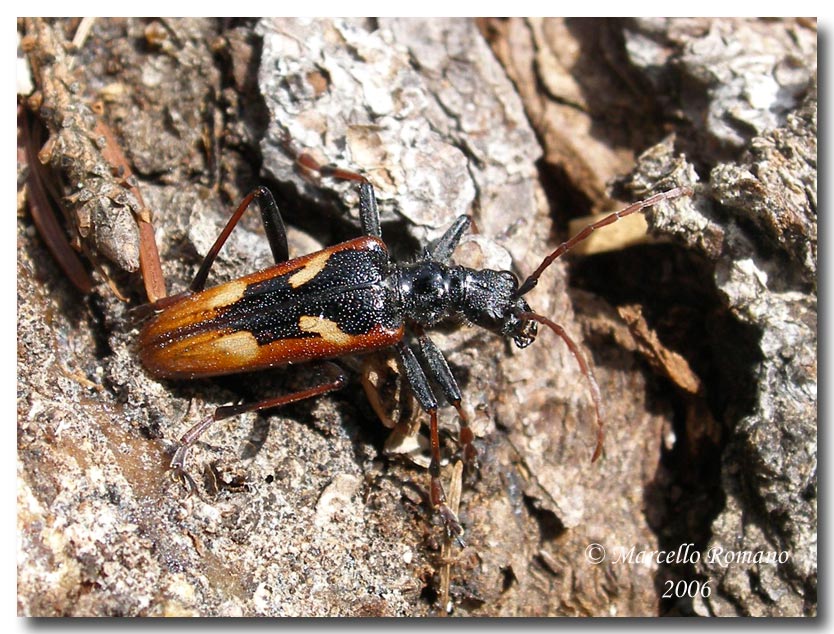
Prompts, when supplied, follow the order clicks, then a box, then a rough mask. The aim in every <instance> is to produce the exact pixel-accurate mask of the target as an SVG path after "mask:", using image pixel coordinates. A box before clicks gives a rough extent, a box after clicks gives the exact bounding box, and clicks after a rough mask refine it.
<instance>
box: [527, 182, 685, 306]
mask: <svg viewBox="0 0 834 634" xmlns="http://www.w3.org/2000/svg"><path fill="white" fill-rule="evenodd" d="M691 195H692V188H690V187H675V188H674V189H670V190H669V191H666V192H660V193H659V194H655V195H654V196H652V197H651V198H646V199H645V200H641V201H638V202H636V203H634V204H633V205H629V206H628V207H626V208H625V209H621V210H620V211H615V212H614V213H612V214H609V215H608V216H606V217H605V218H603V219H602V220H599V221H597V222H595V223H593V224H591V225H588V226H587V227H585V228H584V229H583V230H582V231H580V232H579V233H577V234H576V235H575V236H573V237H572V238H570V239H569V240H566V241H565V242H563V243H562V244H560V245H559V246H558V247H556V250H555V251H553V253H551V254H550V255H548V256H547V257H546V258H545V259H544V260H543V261H542V263H541V264H540V265H539V268H537V269H536V270H535V271H534V272H533V274H532V275H531V276H530V277H528V278H527V279H526V280H524V283H523V284H522V285H521V286H519V287H518V291H516V297H521V296H522V295H526V294H527V293H529V292H530V291H532V290H533V289H534V288H535V287H536V284H538V283H539V277H541V274H542V273H544V270H545V269H546V268H547V267H548V266H550V265H551V264H553V262H555V261H556V259H557V258H558V257H560V256H561V255H563V254H564V253H565V252H566V251H569V250H570V249H572V248H573V247H575V246H576V245H577V244H579V243H580V242H582V241H583V240H585V239H586V238H587V237H588V236H590V235H591V234H592V233H593V232H594V231H596V230H597V229H600V228H602V227H606V226H608V225H610V224H613V223H615V222H617V221H618V220H619V219H620V218H625V217H626V216H630V215H631V214H633V213H635V212H638V211H641V210H642V209H645V208H646V207H651V206H652V205H656V204H657V203H659V202H660V201H661V200H674V199H675V198H680V197H681V196H691Z"/></svg>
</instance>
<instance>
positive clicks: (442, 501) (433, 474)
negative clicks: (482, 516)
mask: <svg viewBox="0 0 834 634" xmlns="http://www.w3.org/2000/svg"><path fill="white" fill-rule="evenodd" d="M397 352H398V353H399V354H400V358H401V359H402V361H403V368H404V369H405V375H406V378H407V379H408V382H409V383H410V384H411V387H412V389H413V390H414V395H415V396H416V397H417V401H418V402H419V403H420V406H421V407H422V408H423V410H425V411H426V412H427V413H428V415H429V419H430V427H429V437H430V440H431V462H430V463H429V477H430V478H431V480H430V488H429V499H430V500H431V505H432V507H433V508H434V510H435V511H437V513H438V514H439V515H440V517H441V519H442V520H443V525H444V526H445V527H446V532H447V533H448V534H449V535H450V536H451V537H454V538H455V539H456V540H457V541H458V543H459V544H460V545H461V547H463V546H464V545H465V544H464V542H463V527H461V525H460V521H458V518H457V516H456V515H455V514H454V513H453V512H452V510H451V509H450V508H449V506H448V504H447V503H446V494H445V493H444V492H443V484H442V483H441V482H440V434H439V432H438V429H437V399H436V398H435V397H434V394H433V393H432V391H431V387H430V386H429V381H428V379H427V378H426V375H425V373H424V372H423V369H422V368H421V367H420V364H419V363H418V362H417V357H416V356H415V355H414V352H413V351H412V350H411V348H409V347H408V346H407V345H406V344H405V343H403V342H402V341H401V342H400V343H398V344H397Z"/></svg>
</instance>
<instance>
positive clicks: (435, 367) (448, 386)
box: [415, 216, 478, 467]
mask: <svg viewBox="0 0 834 634" xmlns="http://www.w3.org/2000/svg"><path fill="white" fill-rule="evenodd" d="M465 217H466V216H461V218H465ZM415 332H416V333H417V342H418V344H419V345H420V355H421V356H422V357H423V359H424V360H425V362H426V366H427V367H428V369H429V372H430V373H431V375H432V378H434V380H435V381H437V384H438V385H439V386H440V389H442V390H443V394H444V396H445V397H446V400H447V401H449V404H450V405H451V406H452V407H454V408H455V409H456V410H457V412H458V416H460V436H459V441H460V446H461V450H462V453H463V460H464V462H465V463H466V465H467V466H468V467H473V466H475V465H476V461H477V458H478V451H477V450H476V449H475V446H474V445H473V444H472V441H473V440H474V439H475V435H474V434H473V433H472V428H471V427H469V417H468V416H467V415H466V412H465V411H464V409H463V407H462V406H461V400H462V397H461V393H460V388H459V387H458V383H457V381H456V380H455V376H454V375H453V374H452V370H451V369H450V368H449V364H448V363H447V362H446V357H444V356H443V353H442V352H441V351H440V348H438V347H437V346H436V345H435V343H434V342H433V341H432V340H431V339H430V338H429V336H428V335H427V334H426V333H425V332H423V329H422V328H419V329H415Z"/></svg>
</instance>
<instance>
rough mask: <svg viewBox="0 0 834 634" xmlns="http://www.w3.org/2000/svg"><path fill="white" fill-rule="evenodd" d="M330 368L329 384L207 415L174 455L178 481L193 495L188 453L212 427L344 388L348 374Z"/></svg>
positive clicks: (185, 435) (217, 410)
mask: <svg viewBox="0 0 834 634" xmlns="http://www.w3.org/2000/svg"><path fill="white" fill-rule="evenodd" d="M327 365H328V366H329V367H330V368H331V369H332V371H333V373H334V376H333V377H332V378H331V379H330V380H329V381H327V382H325V383H321V384H319V385H315V386H313V387H311V388H308V389H306V390H299V391H298V392H292V393H291V394H284V395H282V396H276V397H273V398H270V399H265V400H263V401H258V402H255V403H241V404H239V405H224V406H222V407H218V408H217V409H216V410H214V413H213V414H212V415H211V416H207V417H206V418H204V419H203V420H201V421H200V422H199V423H197V424H196V425H194V426H193V427H192V428H191V429H189V430H188V431H187V432H185V434H183V436H182V438H180V441H179V446H178V447H177V450H176V451H175V452H174V457H173V458H172V459H171V469H172V470H173V473H174V477H175V479H177V480H179V481H180V482H182V483H183V486H185V488H186V489H187V490H188V492H189V493H192V492H193V491H194V489H195V485H194V480H193V479H192V478H191V476H189V475H188V473H187V471H186V468H185V462H186V458H187V457H188V450H189V449H190V448H191V447H192V446H193V445H194V443H196V442H197V440H199V438H200V436H202V435H203V434H204V433H205V432H206V430H208V428H209V427H211V426H212V424H213V423H215V422H217V421H219V420H223V419H225V418H231V417H232V416H237V415H238V414H243V413H246V412H259V411H261V410H265V409H272V408H274V407H281V406H282V405H289V404H290V403H297V402H298V401H303V400H306V399H308V398H313V397H314V396H320V395H322V394H326V393H327V392H333V391H335V390H339V389H341V388H342V387H344V385H345V382H346V379H345V376H344V374H342V371H341V369H340V368H339V367H338V366H337V365H335V364H333V363H329V364H327Z"/></svg>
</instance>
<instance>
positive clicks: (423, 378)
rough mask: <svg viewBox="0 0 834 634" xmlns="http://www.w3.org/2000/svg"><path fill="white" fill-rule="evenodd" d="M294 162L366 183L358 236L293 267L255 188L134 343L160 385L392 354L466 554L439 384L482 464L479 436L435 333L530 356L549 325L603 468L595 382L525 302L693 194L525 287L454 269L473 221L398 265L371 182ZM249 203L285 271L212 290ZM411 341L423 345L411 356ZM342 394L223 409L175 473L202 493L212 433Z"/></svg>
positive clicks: (265, 193) (177, 458)
mask: <svg viewBox="0 0 834 634" xmlns="http://www.w3.org/2000/svg"><path fill="white" fill-rule="evenodd" d="M296 160H297V162H298V163H299V164H300V165H301V166H302V167H304V168H305V169H308V170H313V171H317V172H319V173H320V174H322V175H324V176H331V177H335V178H338V179H344V180H352V181H356V182H358V183H359V218H360V223H361V227H362V234H363V235H362V237H360V238H356V239H354V240H350V241H348V242H343V243H341V244H337V245H336V246H332V247H328V248H326V249H323V250H321V251H318V252H316V253H312V254H310V255H305V256H303V257H300V258H296V259H293V260H290V259H289V252H288V248H287V237H286V231H285V228H284V223H283V221H282V219H281V215H280V213H279V211H278V207H277V205H276V203H275V200H274V198H273V196H272V194H271V193H270V192H269V190H268V189H266V188H265V187H259V188H258V189H256V190H255V191H253V192H252V193H250V194H249V195H248V196H246V198H244V199H243V201H242V202H241V203H240V206H239V207H238V208H237V211H235V213H234V214H233V215H232V217H231V219H230V220H229V222H228V224H227V225H226V227H225V228H224V229H223V231H222V232H221V234H220V235H219V236H218V238H217V240H216V241H215V243H214V245H213V246H212V248H211V249H210V250H209V252H208V254H207V255H206V257H205V259H204V260H203V263H202V265H201V266H200V268H199V270H198V271H197V274H196V275H195V277H194V280H193V281H192V282H191V286H190V287H189V289H188V290H187V291H185V292H183V293H180V294H179V295H175V296H171V297H168V298H165V299H163V300H160V301H158V302H157V303H156V304H154V308H155V309H157V310H160V311H161V312H159V314H157V315H156V316H155V317H154V318H153V319H152V320H151V321H150V322H149V323H148V324H147V325H146V326H145V327H144V328H143V330H142V332H141V334H140V336H139V343H138V350H139V355H140V358H141V361H142V363H143V364H144V366H145V368H146V369H147V370H148V371H149V372H150V374H152V375H153V376H155V377H158V378H166V379H196V378H203V377H213V376H219V375H224V374H233V373H240V372H250V371H254V370H261V369H264V368H271V367H274V366H280V365H286V364H290V363H299V362H302V361H314V360H327V359H332V358H334V357H340V356H343V355H347V354H354V353H361V352H368V351H371V350H378V349H381V348H386V347H393V348H394V349H395V350H396V351H397V353H398V355H399V357H400V359H401V361H402V366H403V368H404V370H405V376H406V378H407V380H408V382H409V383H410V385H411V388H412V390H413V391H414V395H415V396H416V398H417V401H418V402H419V404H420V406H421V407H422V409H423V410H425V411H426V412H427V413H428V415H429V419H430V429H429V435H430V441H431V462H430V465H429V475H430V488H429V499H430V501H431V504H432V506H433V508H434V509H435V511H436V512H437V513H439V515H440V517H441V519H442V521H443V524H444V526H445V529H446V531H447V533H448V534H449V536H450V537H454V538H456V539H457V540H458V541H461V543H462V539H461V536H462V532H463V531H462V528H461V525H460V523H459V522H458V519H457V517H456V516H455V514H454V513H453V512H452V511H451V510H450V509H449V507H448V506H447V504H446V497H445V494H444V492H443V486H442V484H441V481H440V458H441V456H440V440H439V436H438V421H437V407H438V405H437V399H436V397H435V395H434V393H433V391H432V388H431V386H430V382H429V377H431V378H432V379H434V381H435V382H436V383H437V385H439V386H440V388H441V390H442V392H443V395H444V396H445V397H446V400H447V401H448V402H449V403H450V404H451V405H452V406H453V407H454V408H455V409H456V410H457V412H458V414H459V416H460V432H459V441H460V447H461V450H462V455H463V457H464V460H466V461H467V462H469V463H472V462H473V461H474V460H475V457H476V451H475V448H474V446H473V444H472V442H473V440H474V436H473V433H472V430H471V429H470V427H469V421H468V418H467V416H466V413H465V411H464V408H463V407H462V406H461V392H460V389H459V388H458V384H457V381H455V378H454V376H453V375H452V372H451V370H450V369H449V365H448V363H447V362H446V359H445V358H444V356H443V353H442V352H441V351H440V350H439V349H438V348H437V346H436V345H435V344H434V343H432V340H431V339H430V338H429V336H428V335H427V334H426V331H425V330H426V329H427V328H430V327H432V326H434V325H436V324H437V323H438V322H440V321H441V320H443V319H446V318H448V317H463V318H465V319H466V320H468V321H469V322H471V323H473V324H475V325H477V326H481V327H483V328H486V329H487V330H489V331H491V332H494V333H496V334H498V335H500V336H502V337H505V338H508V339H512V340H513V341H514V342H515V344H516V345H517V346H518V347H519V348H524V347H526V346H528V345H530V344H531V343H532V342H533V340H534V339H535V338H536V332H537V324H544V325H545V326H547V327H548V328H550V329H551V330H553V332H555V333H556V334H557V335H558V336H559V337H561V338H562V339H563V340H564V341H565V343H566V344H567V345H568V347H569V348H570V351H571V353H572V354H573V356H574V357H575V358H576V360H577V362H578V363H579V366H580V368H581V370H582V373H583V374H584V375H585V378H586V379H587V381H588V383H589V384H590V389H591V397H592V400H593V404H594V411H595V415H596V420H597V445H596V449H595V451H594V455H593V458H592V460H596V459H597V458H598V457H599V454H600V451H601V448H602V441H603V421H602V413H601V400H602V399H601V396H600V391H599V387H598V385H597V383H596V380H595V379H594V376H593V374H592V373H591V370H590V368H589V366H588V364H587V363H586V362H585V359H584V357H583V356H582V353H581V352H580V350H579V347H578V346H577V345H576V343H574V341H573V340H572V339H571V338H570V337H569V336H568V335H567V333H566V332H565V330H564V329H563V328H562V327H561V326H559V325H558V324H556V323H554V322H553V321H551V320H550V319H548V318H546V317H543V316H541V315H538V314H536V313H535V312H533V311H532V310H531V309H530V306H529V305H528V304H527V302H526V301H525V299H524V295H525V294H527V293H528V292H529V291H531V290H532V289H533V288H534V287H535V286H536V284H537V283H538V280H539V277H540V276H541V274H542V273H543V272H544V270H545V269H546V268H547V267H548V266H550V265H551V264H552V263H553V261H555V260H556V259H557V258H558V257H559V256H561V255H562V254H563V253H565V252H566V251H568V250H569V249H570V248H571V247H573V246H574V245H575V244H577V243H578V242H580V241H582V240H584V239H585V238H586V237H588V235H590V233H591V232H593V231H595V230H596V229H599V228H601V227H604V226H606V225H609V224H611V223H613V222H615V221H616V220H618V219H619V218H622V217H623V216H627V215H629V214H632V213H635V212H637V211H640V210H642V209H644V208H645V207H649V206H651V205H654V204H656V203H657V202H659V201H662V200H671V199H674V198H678V197H680V196H684V195H688V194H690V193H691V190H689V189H688V188H682V187H679V188H676V189H672V190H670V191H667V192H663V193H660V194H656V195H654V196H652V197H651V198H648V199H646V200H643V201H641V202H637V203H635V204H633V205H631V206H630V207H627V208H625V209H623V210H622V211H619V212H616V213H613V214H611V215H609V216H606V217H605V218H604V219H602V220H600V221H598V222H596V223H594V224H592V225H590V226H588V227H586V228H585V229H584V230H583V231H581V232H580V233H579V234H577V235H576V236H574V237H573V238H571V239H569V240H567V241H566V242H564V243H562V244H561V245H559V247H557V248H556V250H555V251H553V252H552V253H551V254H550V255H549V256H547V257H546V258H545V259H544V260H543V261H542V263H541V265H540V266H539V267H538V268H537V269H536V270H535V271H534V272H533V274H532V275H530V276H529V277H528V278H527V279H526V280H524V281H523V282H522V283H521V284H519V281H518V279H517V278H516V276H515V275H514V274H513V273H511V272H509V271H493V270H477V269H471V268H466V267H463V266H454V265H451V264H449V260H450V258H451V256H452V252H453V251H454V250H455V247H456V246H457V244H458V242H460V240H461V238H462V236H463V234H464V233H465V232H466V230H467V229H468V228H469V226H470V223H471V221H470V219H469V217H468V216H460V217H459V218H458V219H457V220H455V221H454V223H452V225H451V226H450V227H449V229H447V230H446V232H445V233H444V234H443V235H442V237H441V238H440V239H439V240H438V241H437V242H435V243H434V244H433V245H432V246H431V247H430V248H427V249H425V250H424V252H423V254H422V256H421V257H420V258H418V259H417V260H416V261H415V262H410V263H407V264H404V263H399V262H394V261H392V260H391V258H390V257H389V255H388V249H387V248H386V246H385V243H384V242H383V241H382V234H381V231H380V223H379V212H378V210H377V203H376V196H375V194H374V189H373V187H372V185H371V184H370V182H369V181H368V180H367V179H366V178H365V177H364V176H362V175H361V174H358V173H356V172H351V171H348V170H343V169H340V168H336V167H329V166H323V165H319V164H318V163H317V162H316V161H315V160H314V159H312V157H310V156H309V155H307V154H297V156H296ZM253 200H257V201H258V206H259V208H260V211H261V216H262V218H263V224H264V228H265V231H266V235H267V239H268V240H269V244H270V248H271V250H272V254H273V256H274V258H275V262H276V264H275V265H274V266H272V267H269V268H267V269H264V270H262V271H259V272H257V273H252V274H251V275H247V276H245V277H241V278H239V279H236V280H233V281H230V282H226V283H224V284H220V285H219V286H215V287H213V288H209V289H207V290H206V289H205V285H206V279H207V277H208V273H209V270H210V268H211V266H212V264H213V262H214V260H215V258H216V257H217V254H218V252H219V251H220V249H221V248H222V246H223V244H224V243H225V241H226V239H227V238H228V237H229V234H230V233H231V232H232V230H233V229H234V227H235V225H236V224H237V222H238V221H239V220H240V217H241V216H242V215H243V213H244V212H245V211H246V209H247V208H248V207H249V205H250V204H251V203H252V201H253ZM407 333H410V336H411V337H413V339H414V340H416V345H415V346H414V347H412V345H413V344H412V343H411V339H410V338H409V337H408V336H407ZM331 365H332V364H331ZM333 367H335V366H333ZM344 384H345V377H344V376H343V375H342V373H341V371H339V370H338V369H337V370H336V371H335V372H334V373H333V376H332V377H330V379H329V380H327V381H325V382H322V383H320V384H319V385H316V386H314V387H312V388H309V389H306V390H302V391H298V392H294V393H291V394H286V395H283V396H277V397H274V398H270V399H266V400H263V401H260V402H256V403H248V404H239V405H226V406H222V407H218V408H217V409H216V410H215V411H214V413H213V414H212V415H210V416H208V417H206V418H205V419H203V420H202V421H201V422H199V423H198V424H196V425H195V426H194V427H192V428H191V429H190V430H188V431H187V432H186V433H185V435H183V437H182V438H181V439H180V442H179V446H178V448H177V450H176V452H175V454H174V457H173V459H172V461H171V468H172V469H173V471H174V473H175V475H176V476H177V477H178V478H179V479H180V480H181V481H182V482H183V483H184V484H185V485H186V486H187V487H189V488H192V489H193V487H194V483H193V481H192V480H191V478H190V477H189V476H188V474H187V471H186V457H187V455H188V450H189V448H190V447H191V446H192V445H193V444H194V443H195V442H196V441H197V439H198V438H199V437H200V436H201V435H202V434H203V433H204V432H205V431H206V430H207V429H208V428H209V427H210V426H211V424H212V423H214V422H216V421H218V420H222V419H225V418H229V417H231V416H236V415H238V414H242V413H244V412H251V411H258V410H264V409H269V408H273V407H278V406H280V405H286V404H288V403H294V402H296V401H300V400H303V399H307V398H311V397H313V396H317V395H320V394H324V393H326V392H331V391H333V390H338V389H339V388H341V387H343V386H344Z"/></svg>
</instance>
